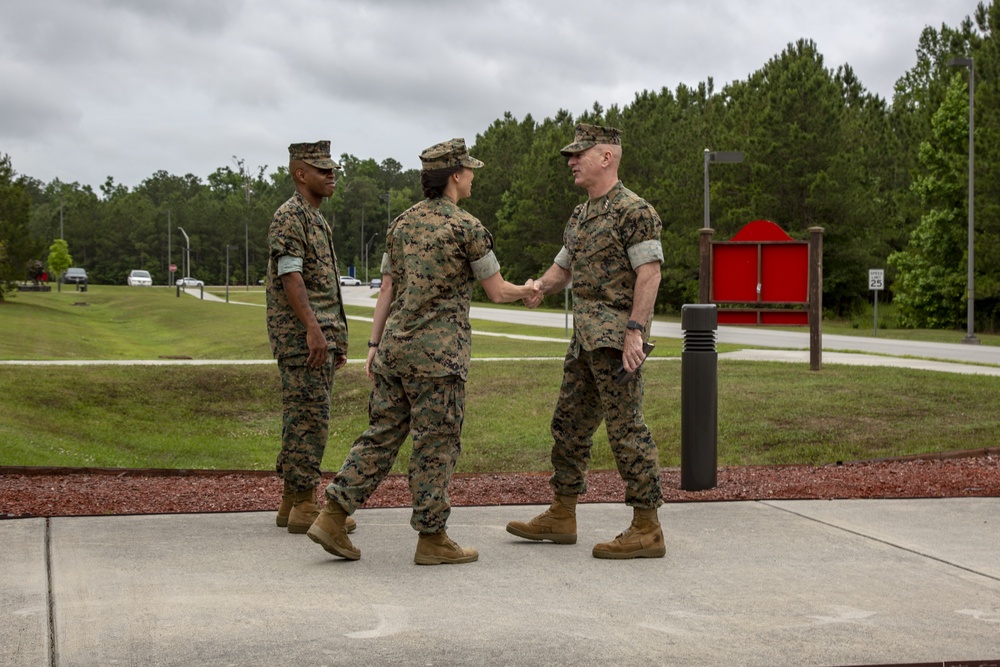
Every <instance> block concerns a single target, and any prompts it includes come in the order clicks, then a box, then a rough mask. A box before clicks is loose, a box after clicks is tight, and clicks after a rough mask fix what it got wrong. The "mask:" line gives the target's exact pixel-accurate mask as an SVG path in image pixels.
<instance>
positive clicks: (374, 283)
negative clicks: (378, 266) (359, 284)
mask: <svg viewBox="0 0 1000 667" xmlns="http://www.w3.org/2000/svg"><path fill="white" fill-rule="evenodd" d="M369 285H371V287H372V289H378V288H380V287H382V279H381V278H372V281H371V282H370V283H369Z"/></svg>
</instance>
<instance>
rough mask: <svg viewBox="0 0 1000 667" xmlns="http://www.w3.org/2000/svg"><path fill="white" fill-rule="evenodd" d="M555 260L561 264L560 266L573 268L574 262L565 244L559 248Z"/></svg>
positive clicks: (567, 268) (568, 268) (570, 269)
mask: <svg viewBox="0 0 1000 667" xmlns="http://www.w3.org/2000/svg"><path fill="white" fill-rule="evenodd" d="M554 261H555V263H556V264H557V265H558V266H559V268H562V269H566V270H567V271H572V270H573V264H572V262H571V261H570V259H569V250H566V246H563V247H562V248H561V249H560V250H559V254H558V255H556V258H555V260H554Z"/></svg>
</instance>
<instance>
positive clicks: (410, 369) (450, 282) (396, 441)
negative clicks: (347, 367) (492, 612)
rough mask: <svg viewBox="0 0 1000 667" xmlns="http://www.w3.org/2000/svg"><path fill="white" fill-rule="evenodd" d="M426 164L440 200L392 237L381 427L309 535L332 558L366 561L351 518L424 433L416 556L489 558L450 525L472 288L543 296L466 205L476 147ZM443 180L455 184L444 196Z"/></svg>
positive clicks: (382, 303) (395, 228)
mask: <svg viewBox="0 0 1000 667" xmlns="http://www.w3.org/2000/svg"><path fill="white" fill-rule="evenodd" d="M420 159H421V162H422V166H423V170H422V173H421V180H422V182H423V185H424V191H425V194H427V195H428V198H427V199H425V200H423V201H421V202H419V203H418V204H416V205H414V206H412V207H411V208H410V209H409V210H407V211H406V212H404V213H403V214H402V215H400V216H399V217H398V218H396V219H395V220H394V221H393V222H392V224H391V225H390V227H389V231H388V234H387V235H386V251H385V255H384V256H383V258H382V274H383V281H382V287H381V291H380V294H379V301H378V303H377V305H376V307H375V316H374V323H373V327H372V339H371V341H370V342H369V348H370V353H369V356H368V362H367V364H366V369H367V371H368V374H369V376H370V377H371V378H372V381H373V387H372V393H371V398H370V400H369V408H368V409H369V427H368V430H366V431H365V432H364V433H363V434H362V435H361V436H360V437H359V438H358V439H357V440H356V441H355V442H354V445H353V446H352V447H351V450H350V452H349V453H348V455H347V458H346V460H345V461H344V465H343V466H342V468H341V469H340V472H338V473H337V475H336V476H335V477H334V479H333V481H332V482H331V483H330V485H329V486H328V487H327V488H326V497H327V505H326V507H327V509H325V510H324V511H323V513H322V514H321V515H320V518H319V519H317V521H316V523H315V524H313V527H312V528H310V530H309V536H310V537H312V538H313V540H314V541H316V542H317V543H319V544H321V545H323V547H324V548H325V549H326V550H327V551H329V552H330V553H333V554H335V555H338V556H341V557H344V558H349V559H357V558H359V557H360V555H361V552H360V550H359V549H356V548H355V547H354V546H353V544H351V542H350V540H349V539H347V536H346V533H344V532H343V531H342V530H341V528H340V523H339V522H340V521H341V520H342V517H343V516H346V515H348V514H352V513H353V512H354V511H355V510H356V509H357V508H358V507H360V506H361V505H363V504H364V502H365V501H366V500H367V499H368V498H369V497H370V496H371V495H372V494H373V493H374V492H375V490H376V489H377V488H378V485H379V484H380V483H381V482H382V480H383V479H385V477H386V475H387V474H388V473H389V471H390V469H391V468H392V465H393V462H394V461H395V460H396V456H397V455H398V453H399V449H400V447H401V446H402V445H403V442H404V441H405V440H406V437H407V436H408V435H412V437H413V453H412V455H411V457H410V464H409V484H410V492H411V494H412V498H413V514H412V518H411V519H410V525H411V526H412V527H413V528H414V529H415V530H416V531H418V532H419V533H420V536H419V539H418V543H417V552H416V555H415V557H414V560H415V561H416V562H417V563H418V564H422V565H435V564H441V563H467V562H472V561H474V560H476V558H477V557H478V553H477V552H476V550H475V549H471V548H465V549H463V548H462V547H459V546H458V545H457V544H455V543H454V542H452V541H451V540H450V539H449V538H448V537H447V534H446V533H445V528H446V525H447V523H448V517H449V515H450V513H451V504H450V502H449V499H448V484H449V481H450V480H451V476H452V473H453V472H454V470H455V464H456V462H457V461H458V457H459V454H460V453H461V449H462V446H461V435H462V422H463V419H464V416H465V382H466V379H467V377H468V373H469V361H470V358H471V350H472V330H471V326H470V324H469V306H470V302H471V298H472V286H473V284H474V282H475V281H476V280H478V281H480V282H482V284H483V287H484V288H485V289H486V292H487V294H488V295H489V296H490V298H491V299H493V300H494V301H513V300H516V299H521V298H524V297H525V296H528V295H529V294H532V293H533V289H532V287H530V286H524V287H515V286H513V285H511V284H510V283H507V282H506V281H504V280H503V278H502V277H501V276H500V265H499V263H498V262H497V259H496V257H495V255H494V254H493V238H492V237H491V236H490V233H489V232H488V231H487V230H486V228H485V227H484V226H483V225H482V223H480V222H479V220H477V219H476V218H475V217H473V216H472V215H470V214H469V213H467V212H466V211H464V210H463V209H461V208H460V207H459V206H458V204H457V202H458V201H459V200H460V199H462V198H464V197H468V196H469V195H470V194H471V187H472V178H473V171H472V170H473V169H477V168H479V167H481V166H482V165H483V163H482V162H480V161H479V160H476V159H475V158H472V157H471V156H469V154H468V151H467V149H466V146H465V141H464V140H463V139H452V140H451V141H446V142H443V143H441V144H437V145H435V146H432V147H431V148H428V149H427V150H425V151H424V152H423V153H421V155H420ZM442 176H443V177H444V178H443V179H441V181H440V182H442V183H444V184H445V185H444V186H443V187H441V188H439V189H435V187H434V185H433V183H434V180H435V178H441V177H442ZM435 195H436V196H435Z"/></svg>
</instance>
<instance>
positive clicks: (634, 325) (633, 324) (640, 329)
mask: <svg viewBox="0 0 1000 667" xmlns="http://www.w3.org/2000/svg"><path fill="white" fill-rule="evenodd" d="M625 328H626V329H635V330H636V331H638V332H639V333H646V327H644V326H642V325H641V324H639V323H638V322H636V321H635V320H629V321H628V324H626V325H625Z"/></svg>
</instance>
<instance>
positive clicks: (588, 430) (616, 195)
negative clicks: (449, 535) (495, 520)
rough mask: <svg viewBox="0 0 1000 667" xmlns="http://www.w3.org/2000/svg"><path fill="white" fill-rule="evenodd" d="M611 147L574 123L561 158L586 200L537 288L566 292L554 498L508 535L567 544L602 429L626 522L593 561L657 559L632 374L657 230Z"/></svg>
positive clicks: (647, 440)
mask: <svg viewBox="0 0 1000 667" xmlns="http://www.w3.org/2000/svg"><path fill="white" fill-rule="evenodd" d="M620 137H621V133H620V131H619V130H617V129H616V128H612V127H602V126H598V125H591V124H586V123H581V124H579V125H577V126H576V135H575V138H574V141H573V143H571V144H569V145H568V146H566V147H564V148H563V149H562V150H561V151H560V152H561V153H562V155H563V156H565V157H567V158H568V163H569V167H570V169H571V170H572V172H573V179H574V182H575V183H576V184H577V185H579V186H580V187H582V188H584V189H585V190H586V191H587V194H588V195H589V199H588V200H587V201H586V202H585V203H583V204H580V205H579V206H577V207H576V209H575V210H574V211H573V215H572V216H570V219H569V222H568V223H567V224H566V229H565V231H564V233H563V247H562V249H561V250H560V251H559V254H558V255H557V256H556V258H555V262H554V263H553V264H552V266H551V267H550V268H549V269H548V270H547V271H546V272H545V274H544V275H543V276H542V277H541V279H540V282H541V292H544V294H554V293H556V292H559V291H561V290H562V289H563V288H564V287H566V285H568V284H569V283H570V281H571V280H572V283H573V327H574V330H573V340H572V341H571V342H570V347H569V351H568V353H567V354H566V358H565V360H564V362H563V380H562V389H561V390H560V393H559V399H558V401H557V404H556V409H555V413H554V415H553V417H552V429H551V430H552V436H553V438H554V440H555V442H554V444H553V446H552V466H553V468H554V469H555V470H554V473H553V475H552V478H551V480H550V482H549V483H550V485H551V486H552V489H553V492H554V496H555V498H554V501H553V503H552V505H551V507H549V509H548V510H546V511H545V512H543V513H542V514H541V515H539V516H537V517H535V518H534V519H532V520H531V521H529V522H527V523H525V522H522V521H511V522H510V523H508V524H507V531H508V532H509V533H511V534H513V535H517V536H518V537H523V538H527V539H530V540H550V541H552V542H555V543H557V544H575V543H576V502H577V496H578V495H579V494H581V493H585V492H586V490H587V483H586V475H587V466H588V464H589V462H590V449H591V447H592V445H593V439H592V436H593V434H594V432H595V431H596V430H597V428H598V426H600V424H601V421H602V420H603V421H604V422H605V425H606V427H607V431H608V440H609V443H610V445H611V452H612V454H614V457H615V461H616V462H617V464H618V471H619V472H620V473H621V476H622V478H623V479H624V480H625V485H626V488H625V503H626V504H627V505H629V506H631V507H632V508H633V519H632V524H631V525H630V526H629V528H628V529H626V530H625V531H624V532H623V533H621V534H620V535H618V537H616V538H615V539H614V540H612V541H610V542H604V543H601V544H598V545H596V546H595V547H594V550H593V555H594V557H596V558H659V557H662V556H663V555H664V554H665V553H666V548H665V546H664V543H663V532H662V530H661V528H660V521H659V518H658V517H657V508H658V507H659V506H660V505H661V504H663V493H662V490H661V486H660V484H661V482H660V470H659V454H658V452H657V449H656V443H654V442H653V437H652V434H651V433H650V432H649V428H648V427H647V426H646V424H645V421H644V419H643V414H642V398H643V384H642V374H641V372H640V370H639V366H640V365H641V364H642V362H643V360H644V359H645V358H646V351H645V349H644V343H646V342H647V340H648V338H649V325H650V321H651V320H652V316H653V306H654V304H655V301H656V292H657V288H658V287H659V284H660V265H661V263H662V262H663V248H662V246H661V245H660V230H661V223H660V218H659V216H658V215H657V213H656V211H655V210H653V207H652V206H650V205H649V204H648V203H647V202H646V201H645V200H644V199H642V198H641V197H639V196H638V195H636V194H635V193H634V192H632V191H630V190H628V189H626V188H625V187H624V186H623V185H622V183H621V181H620V180H618V165H619V163H620V161H621V156H622V148H621V138H620ZM539 299H540V297H539ZM528 303H529V305H532V303H531V302H528ZM534 305H537V300H534ZM622 367H624V370H625V371H628V372H632V371H634V374H633V375H632V376H631V379H628V380H626V381H625V382H624V384H622V383H619V381H618V377H619V374H620V373H619V371H620V370H621V369H622Z"/></svg>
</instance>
